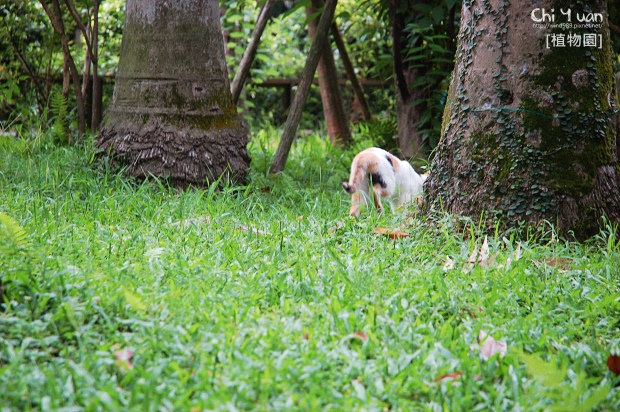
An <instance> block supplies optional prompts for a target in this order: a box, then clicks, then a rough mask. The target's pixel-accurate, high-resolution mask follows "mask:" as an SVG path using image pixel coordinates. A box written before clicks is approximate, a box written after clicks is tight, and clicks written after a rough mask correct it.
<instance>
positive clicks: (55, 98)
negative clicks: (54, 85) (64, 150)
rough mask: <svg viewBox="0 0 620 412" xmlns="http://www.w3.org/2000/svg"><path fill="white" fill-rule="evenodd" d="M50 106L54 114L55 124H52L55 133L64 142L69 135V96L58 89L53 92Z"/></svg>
mask: <svg viewBox="0 0 620 412" xmlns="http://www.w3.org/2000/svg"><path fill="white" fill-rule="evenodd" d="M50 107H51V109H52V113H53V114H54V124H53V125H52V130H53V132H54V135H55V136H56V138H57V139H58V140H60V141H63V142H64V141H66V140H67V139H68V136H69V120H68V114H69V102H68V100H67V97H66V96H63V95H62V93H59V92H57V91H56V92H54V93H52V96H51V100H50Z"/></svg>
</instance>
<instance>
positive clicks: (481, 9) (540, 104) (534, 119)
mask: <svg viewBox="0 0 620 412" xmlns="http://www.w3.org/2000/svg"><path fill="white" fill-rule="evenodd" d="M536 7H537V8H540V9H543V8H544V9H545V10H547V11H549V10H552V9H555V10H556V11H557V10H559V8H560V6H559V4H558V2H556V1H552V0H545V1H541V2H539V3H537V4H536ZM585 8H589V9H590V10H587V11H586V10H584V9H585ZM584 9H582V8H581V7H579V8H578V7H575V8H573V13H589V12H592V13H600V14H598V15H600V16H601V17H602V19H603V20H602V22H601V26H602V27H601V28H598V29H597V28H587V29H580V28H573V29H572V30H571V32H570V33H571V35H573V36H579V38H580V40H579V42H580V44H579V45H569V44H568V43H565V45H564V47H554V46H553V44H549V43H547V42H549V41H552V39H553V36H554V35H555V36H557V35H558V34H563V35H564V36H565V40H566V36H568V33H566V32H564V31H562V30H561V29H559V30H557V31H555V30H551V29H546V28H538V27H535V26H533V23H534V22H533V21H532V18H531V13H532V6H531V5H530V4H529V3H528V4H527V5H526V4H521V3H517V2H512V3H510V5H508V4H504V3H502V2H493V4H489V3H478V2H475V3H473V4H472V3H471V2H466V3H464V5H463V9H462V12H461V30H460V33H459V36H458V51H457V56H456V66H455V68H454V71H453V74H452V82H451V85H450V90H449V93H448V102H447V104H446V108H445V112H444V119H443V127H442V129H443V130H442V136H443V137H442V140H441V141H440V142H439V145H438V147H437V155H436V157H435V159H434V162H433V165H432V167H431V175H430V178H429V180H428V181H427V184H426V190H427V193H428V196H429V198H430V199H431V200H433V201H435V202H437V203H441V206H442V208H443V209H445V210H447V211H449V212H453V213H459V214H464V215H467V216H471V217H473V218H474V219H478V218H479V217H480V215H481V214H488V215H491V216H494V217H497V218H499V219H500V221H501V222H502V224H503V225H504V226H508V225H513V224H514V223H513V222H527V223H531V224H536V223H538V222H543V221H550V222H552V223H554V224H556V227H557V228H558V230H559V231H560V232H561V233H563V234H568V233H573V234H574V235H575V236H577V237H578V238H586V237H588V236H591V235H593V234H595V233H598V231H599V228H600V227H601V226H600V225H602V220H601V218H602V217H603V216H606V217H607V219H608V221H610V222H611V223H612V224H613V223H618V222H620V172H619V171H620V167H619V164H618V156H617V152H616V150H614V148H615V147H616V145H617V135H616V131H615V129H614V123H613V121H612V119H613V115H614V112H616V113H617V107H618V105H617V102H616V92H615V90H614V87H613V72H612V65H611V63H610V56H611V46H610V39H609V31H608V30H609V29H608V23H607V10H606V7H605V2H595V1H588V2H585V4H584ZM556 14H558V15H559V13H557V12H556ZM573 19H575V15H574V14H573ZM586 34H588V35H592V34H593V35H594V39H595V41H596V43H597V44H596V46H595V47H588V46H586V45H585V43H584V39H585V37H584V35H586ZM548 45H549V47H548Z"/></svg>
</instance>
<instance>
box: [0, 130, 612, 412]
mask: <svg viewBox="0 0 620 412" xmlns="http://www.w3.org/2000/svg"><path fill="white" fill-rule="evenodd" d="M254 136H255V138H254V140H253V141H252V144H251V145H250V148H249V149H250V152H251V155H252V159H253V163H252V170H251V173H250V182H249V184H248V186H247V187H234V186H229V185H226V186H225V187H223V188H222V189H221V190H220V191H218V190H216V189H215V186H213V187H212V188H208V189H204V190H190V191H178V190H176V189H173V188H170V187H167V186H166V185H165V184H164V183H161V184H157V183H155V184H154V183H152V182H151V183H148V182H147V183H139V182H135V181H133V180H128V179H127V178H126V177H123V175H122V174H120V173H118V171H115V170H111V169H110V168H109V165H108V164H107V163H105V161H104V160H101V161H98V160H96V161H94V162H93V161H92V159H93V155H94V153H93V149H92V148H91V146H90V143H91V142H86V143H85V144H84V145H77V146H71V147H64V146H49V147H47V149H46V150H39V151H28V152H17V151H15V150H2V149H0V164H2V165H3V169H2V171H0V187H2V190H1V191H0V205H2V213H4V214H5V215H7V216H11V218H12V219H13V220H14V221H16V222H18V225H19V227H21V228H23V230H24V231H25V232H26V237H25V238H26V239H27V240H28V242H29V245H28V246H27V247H18V246H16V245H15V244H13V243H11V242H5V241H4V239H2V240H1V241H0V256H1V259H0V273H1V276H2V277H1V278H0V279H1V281H0V296H1V299H0V387H1V388H2V391H1V392H0V404H1V405H3V407H4V408H9V409H13V410H45V409H49V410H61V409H89V410H91V409H92V410H94V409H104V410H136V409H138V410H142V409H144V410H158V409H170V410H190V409H191V408H198V409H208V410H222V409H227V410H228V409H239V410H246V409H258V410H329V409H331V410H360V409H369V410H382V409H390V410H517V409H519V410H535V411H537V410H548V409H552V408H554V407H557V408H560V407H566V408H570V407H571V404H570V403H568V402H569V401H571V402H572V401H573V400H575V402H574V403H573V404H572V405H574V406H575V408H582V407H583V410H587V409H589V408H594V409H597V410H618V409H620V396H619V391H618V384H619V383H620V377H617V376H615V375H613V374H611V372H609V371H608V370H607V369H606V366H605V359H606V357H607V355H608V353H609V350H610V348H616V349H617V345H618V336H617V331H618V326H619V325H618V319H619V316H618V314H619V313H620V306H619V304H620V302H619V301H618V298H617V287H616V286H617V282H618V272H617V268H618V267H620V242H618V238H617V236H616V232H615V230H611V228H608V229H606V231H604V232H601V233H600V235H599V236H598V237H597V238H595V239H593V240H592V241H590V242H588V243H585V244H578V243H570V242H564V241H561V240H558V238H557V236H555V235H554V233H553V231H552V230H549V232H536V233H534V235H532V236H531V237H529V238H521V239H519V238H517V237H516V236H515V235H514V234H511V233H508V234H506V236H505V237H504V236H503V235H501V234H497V235H496V236H490V237H489V238H488V245H489V257H488V258H487V260H486V261H485V263H484V265H483V264H482V263H480V264H475V265H473V264H470V263H469V261H470V260H471V255H472V251H473V250H474V248H480V245H481V243H482V242H481V240H482V239H481V238H482V235H481V229H480V227H479V225H477V224H476V223H475V222H472V221H471V220H458V219H456V218H455V217H453V216H445V215H441V214H437V215H432V216H420V215H419V213H418V214H416V213H415V212H414V209H411V210H408V211H405V212H404V213H402V212H401V211H399V210H396V211H395V212H394V213H392V212H389V211H388V212H387V213H386V214H384V215H383V216H377V215H375V214H373V213H365V215H364V217H363V218H361V219H357V220H353V219H347V218H345V216H346V213H347V209H348V204H349V196H347V195H346V194H345V193H344V192H343V191H342V190H341V189H340V182H341V181H342V180H344V179H346V176H347V175H348V167H349V166H350V161H351V158H352V157H353V155H354V152H353V151H348V152H341V151H339V150H337V149H334V148H332V147H331V145H330V144H329V142H328V141H327V140H326V139H323V138H321V137H320V136H318V135H316V134H314V135H311V136H309V137H307V138H305V139H303V140H298V141H296V142H295V144H294V146H293V150H292V152H291V157H290V159H289V162H290V163H289V164H288V167H287V169H286V170H285V171H284V172H283V173H281V174H278V175H277V176H270V175H269V174H268V170H269V165H270V161H271V157H272V155H273V151H274V148H275V145H276V143H277V137H276V133H275V132H274V131H273V130H268V129H265V130H259V131H256V132H255V133H254ZM13 140H17V139H13ZM31 140H34V139H31ZM0 147H2V146H1V145H0ZM339 222H342V225H341V227H340V228H337V227H338V223H339ZM376 226H382V227H401V228H402V229H404V230H405V231H407V232H408V233H410V234H411V236H410V237H409V238H404V239H401V240H399V241H392V240H390V239H388V238H384V237H381V236H377V235H374V234H373V233H372V232H373V229H374V228H375V227H376ZM2 227H3V225H1V224H0V236H3V235H2V233H4V232H2ZM333 227H335V228H337V229H331V228H333ZM253 229H256V230H253ZM448 257H449V258H450V261H452V262H453V263H452V265H448V264H447V263H448V260H447V258H448ZM481 330H484V331H486V332H488V333H489V335H492V336H493V337H495V338H496V339H501V340H504V341H505V342H506V343H507V346H508V351H507V354H506V356H505V357H503V358H502V357H499V356H497V355H496V356H494V357H492V358H491V359H489V360H486V361H485V360H482V359H481V358H480V355H479V353H478V351H477V349H476V345H478V342H477V337H478V335H479V332H480V331H481ZM122 350H131V351H133V356H131V359H130V364H128V363H127V362H122V361H120V360H117V358H118V357H119V355H115V353H116V352H120V351H122ZM129 365H131V367H130V366H129ZM548 370H549V372H547V371H548ZM455 372H461V373H462V375H460V376H458V377H457V378H454V379H448V378H445V377H444V376H445V375H446V374H449V373H455ZM545 376H550V378H547V377H545Z"/></svg>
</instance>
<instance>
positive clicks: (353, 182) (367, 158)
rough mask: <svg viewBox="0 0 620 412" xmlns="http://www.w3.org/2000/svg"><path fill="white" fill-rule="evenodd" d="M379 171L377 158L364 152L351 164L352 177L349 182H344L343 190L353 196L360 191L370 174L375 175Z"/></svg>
mask: <svg viewBox="0 0 620 412" xmlns="http://www.w3.org/2000/svg"><path fill="white" fill-rule="evenodd" d="M376 169H377V156H376V155H375V154H374V153H372V152H369V151H368V150H364V151H362V152H361V153H359V154H358V155H357V156H355V158H354V159H353V163H352V164H351V175H350V176H349V181H348V182H342V188H343V189H344V191H345V192H347V193H349V194H353V193H355V192H357V191H358V190H360V186H361V185H362V183H363V182H364V178H365V177H366V176H368V174H369V173H374V172H375V171H376Z"/></svg>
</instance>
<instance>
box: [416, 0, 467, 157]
mask: <svg viewBox="0 0 620 412" xmlns="http://www.w3.org/2000/svg"><path fill="white" fill-rule="evenodd" d="M411 8H412V9H413V10H414V12H413V13H410V15H409V18H408V21H407V24H406V27H405V33H406V35H407V40H408V44H409V47H408V48H407V50H406V55H405V58H404V60H405V62H406V64H407V67H408V68H409V69H417V70H418V72H417V75H416V78H415V80H414V81H413V82H412V83H411V84H410V85H409V86H410V88H418V89H423V90H425V93H424V94H423V96H424V97H422V98H420V99H418V100H417V101H414V102H413V105H414V106H417V107H419V110H421V111H423V114H422V116H421V118H420V120H418V121H417V122H416V127H417V128H418V129H419V131H420V133H421V134H422V136H423V139H424V141H425V142H426V143H427V144H428V145H429V147H430V148H431V149H432V148H435V146H437V143H438V142H439V139H440V137H441V118H442V114H443V107H444V104H445V102H446V100H445V95H446V92H447V90H448V86H449V78H450V74H451V71H452V68H453V67H454V54H455V52H456V48H455V41H454V37H453V36H454V35H455V33H458V24H459V20H460V17H459V13H458V10H460V1H455V0H447V1H442V2H439V3H438V2H423V3H416V4H414V5H413V6H411ZM452 8H455V10H454V11H453V12H452V13H453V14H454V17H453V20H452V21H451V20H450V10H451V9H452ZM450 30H451V31H452V32H450Z"/></svg>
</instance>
